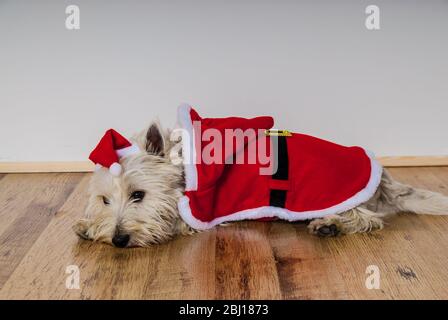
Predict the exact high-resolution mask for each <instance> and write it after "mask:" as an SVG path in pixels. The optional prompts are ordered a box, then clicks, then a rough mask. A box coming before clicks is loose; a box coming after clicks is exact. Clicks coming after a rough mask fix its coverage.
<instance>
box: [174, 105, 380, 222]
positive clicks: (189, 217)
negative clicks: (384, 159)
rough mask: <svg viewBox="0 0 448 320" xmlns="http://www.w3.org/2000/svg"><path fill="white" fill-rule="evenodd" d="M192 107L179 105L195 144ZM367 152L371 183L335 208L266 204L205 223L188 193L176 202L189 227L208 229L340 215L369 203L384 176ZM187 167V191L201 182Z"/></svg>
mask: <svg viewBox="0 0 448 320" xmlns="http://www.w3.org/2000/svg"><path fill="white" fill-rule="evenodd" d="M190 110H191V106H189V105H188V104H182V105H180V106H179V108H178V120H179V123H180V125H181V126H182V128H184V129H185V130H187V131H188V132H189V133H190V134H191V137H192V138H190V139H189V140H190V141H193V142H191V143H193V146H194V136H193V135H192V134H193V126H192V124H191V117H190ZM184 147H191V145H190V146H184V144H182V148H184ZM190 150H191V149H190ZM364 151H365V152H366V154H367V156H368V157H369V159H370V165H371V173H370V179H369V182H368V183H367V185H366V187H365V188H364V189H362V190H361V191H359V192H358V193H356V194H355V195H354V196H353V197H351V198H348V199H347V200H345V201H343V202H341V203H339V204H337V205H334V206H332V207H329V208H326V209H322V210H314V211H290V210H288V209H284V208H279V207H270V206H264V207H258V208H253V209H247V210H243V211H239V212H234V213H232V214H229V215H227V216H224V217H220V218H216V219H214V220H212V221H210V222H204V221H201V220H199V219H197V218H196V217H194V216H193V214H192V212H191V208H190V205H189V202H190V199H189V198H188V197H187V196H183V197H181V198H180V199H179V202H178V204H177V206H178V209H179V213H180V216H181V217H182V219H183V220H184V221H185V222H186V223H187V224H188V225H189V226H190V227H192V228H194V229H197V230H205V229H210V228H213V227H214V226H216V225H218V224H221V223H224V222H229V221H239V220H253V219H260V218H274V217H276V218H279V219H282V220H287V221H300V220H308V219H315V218H321V217H324V216H327V215H331V214H338V213H341V212H344V211H347V210H350V209H353V208H354V207H356V206H359V205H360V204H362V203H364V202H366V201H367V200H369V199H370V198H371V197H372V196H373V195H374V193H375V192H376V190H377V188H378V186H379V184H380V182H381V175H382V172H383V167H382V166H381V165H380V164H379V163H378V161H377V160H376V159H375V156H374V155H373V153H371V152H368V151H366V150H364ZM184 168H185V180H186V182H185V183H186V185H187V186H189V188H187V189H186V191H195V190H197V183H198V181H197V171H196V166H195V164H194V163H193V164H192V163H191V162H188V163H186V164H184Z"/></svg>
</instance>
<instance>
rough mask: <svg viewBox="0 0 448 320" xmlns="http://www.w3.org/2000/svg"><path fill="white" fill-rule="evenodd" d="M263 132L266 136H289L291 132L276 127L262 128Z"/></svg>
mask: <svg viewBox="0 0 448 320" xmlns="http://www.w3.org/2000/svg"><path fill="white" fill-rule="evenodd" d="M264 134H265V135H267V136H277V137H290V136H292V134H291V132H290V131H288V130H278V129H268V130H264Z"/></svg>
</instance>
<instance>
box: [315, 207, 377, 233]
mask: <svg viewBox="0 0 448 320" xmlns="http://www.w3.org/2000/svg"><path fill="white" fill-rule="evenodd" d="M384 216H385V214H384V213H378V212H373V211H370V210H368V209H366V208H364V207H357V208H354V209H351V210H349V211H346V212H343V213H341V214H338V215H330V216H326V217H323V218H320V219H315V220H313V221H311V222H310V224H309V225H308V230H309V231H310V233H312V234H315V235H318V236H322V237H334V236H337V235H341V234H350V233H361V232H371V231H374V230H379V229H382V228H383V225H384V223H383V219H382V218H383V217H384Z"/></svg>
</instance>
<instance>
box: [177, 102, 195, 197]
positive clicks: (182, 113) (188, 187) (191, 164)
mask: <svg viewBox="0 0 448 320" xmlns="http://www.w3.org/2000/svg"><path fill="white" fill-rule="evenodd" d="M190 111H191V106H190V105H189V104H187V103H182V104H181V105H180V106H179V107H178V108H177V121H178V123H179V125H180V127H181V128H182V129H184V130H186V133H187V134H188V135H189V136H188V137H182V156H185V155H188V156H189V159H185V158H184V159H183V163H184V170H185V191H195V190H197V189H198V173H197V170H196V144H195V142H194V139H195V134H194V128H193V123H192V122H193V121H192V120H191V116H190ZM190 151H192V152H190Z"/></svg>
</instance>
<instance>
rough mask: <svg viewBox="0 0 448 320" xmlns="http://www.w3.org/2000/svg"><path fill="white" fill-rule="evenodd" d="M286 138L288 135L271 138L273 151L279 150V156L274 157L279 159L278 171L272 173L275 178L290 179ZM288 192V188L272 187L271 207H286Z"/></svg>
mask: <svg viewBox="0 0 448 320" xmlns="http://www.w3.org/2000/svg"><path fill="white" fill-rule="evenodd" d="M286 139H287V137H285V136H275V137H272V139H271V141H272V143H273V151H274V152H275V151H277V157H273V158H274V159H276V160H277V171H276V172H275V173H274V174H273V175H272V179H273V180H288V146H287V143H286ZM274 161H275V160H274ZM274 168H275V166H274ZM286 192H287V190H280V189H271V193H270V197H269V205H270V206H271V207H280V208H284V207H285V202H286Z"/></svg>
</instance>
